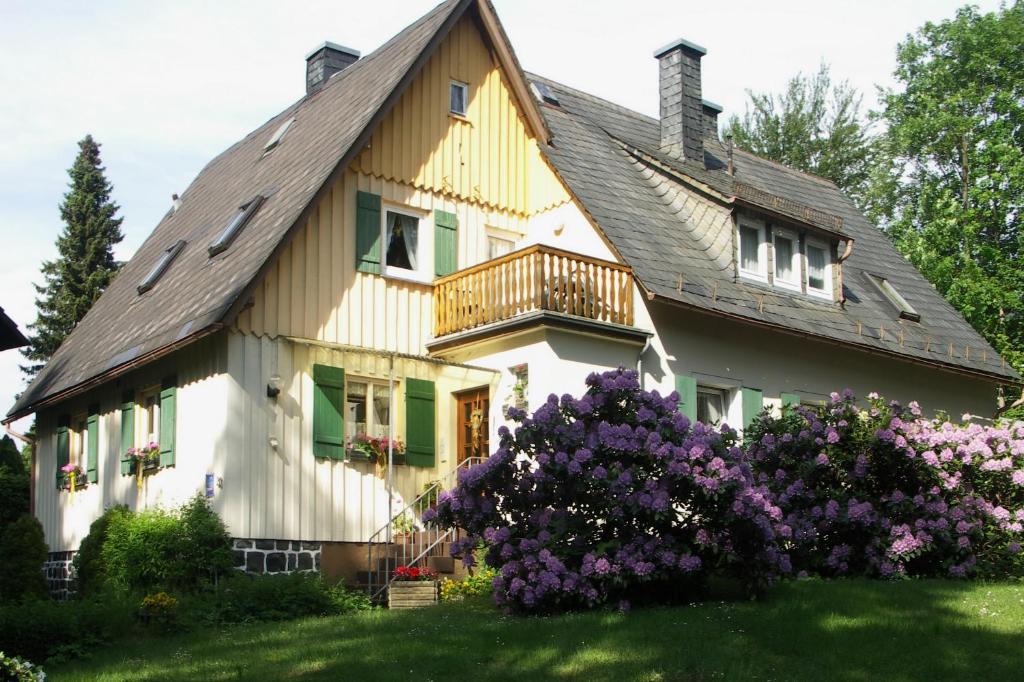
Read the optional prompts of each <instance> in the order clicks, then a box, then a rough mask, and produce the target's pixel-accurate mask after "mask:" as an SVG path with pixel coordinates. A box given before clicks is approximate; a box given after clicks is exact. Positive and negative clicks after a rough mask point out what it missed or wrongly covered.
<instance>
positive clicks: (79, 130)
mask: <svg viewBox="0 0 1024 682" xmlns="http://www.w3.org/2000/svg"><path fill="white" fill-rule="evenodd" d="M493 3H494V5H495V7H496V8H497V11H498V15H499V17H500V18H501V20H502V22H503V24H504V26H505V29H506V32H507V33H508V35H509V37H510V39H511V41H512V46H513V48H514V49H515V50H516V53H517V55H518V57H519V61H520V63H521V64H522V65H523V68H525V69H526V70H527V71H531V72H534V73H538V74H540V75H543V76H546V77H548V78H552V79H554V80H557V81H560V82H562V83H565V84H566V85H570V86H572V87H575V88H578V89H581V90H584V91H587V92H590V93H592V94H595V95H598V96H600V97H604V98H606V99H609V100H612V101H614V102H616V103H618V104H621V105H623V106H627V107H629V108H631V109H634V110H637V111H640V112H643V113H646V114H649V115H652V116H657V113H658V111H657V110H658V92H657V91H658V78H657V68H656V66H657V62H656V60H655V59H654V57H653V53H654V51H655V50H656V49H657V48H659V47H661V46H662V45H665V44H667V43H669V42H671V41H673V40H675V39H676V38H686V39H687V40H690V41H691V42H695V43H697V44H699V45H702V46H704V47H705V48H707V51H708V52H707V55H706V56H705V57H704V59H703V61H702V69H703V81H704V85H703V95H704V98H705V99H709V100H712V101H714V102H716V103H718V104H720V105H722V106H723V107H724V109H725V111H724V116H728V115H730V114H742V113H743V110H744V108H745V105H746V102H747V91H748V90H753V91H755V92H779V91H780V90H782V88H783V87H784V85H785V83H786V81H787V80H788V79H789V78H790V77H792V76H793V75H795V74H796V73H798V72H802V73H812V72H814V71H816V70H817V68H818V66H819V65H820V64H821V63H822V62H827V63H828V64H830V65H831V68H832V76H833V79H834V80H836V81H842V80H848V81H849V82H850V83H851V84H852V85H853V86H854V87H855V88H856V89H858V90H859V91H860V92H862V93H863V94H864V102H865V106H866V107H867V108H870V107H873V106H874V105H875V104H876V92H877V87H878V86H886V87H888V86H892V85H893V82H892V78H891V74H892V71H893V69H894V67H895V50H896V45H897V44H898V43H899V42H900V41H902V40H903V39H905V37H906V36H907V34H908V33H911V32H913V31H915V30H916V29H917V28H919V27H920V26H921V25H923V24H924V23H925V22H927V21H939V20H942V19H944V18H948V17H951V16H953V14H954V13H955V11H956V8H957V7H959V6H961V5H962V4H964V3H963V2H962V1H956V0H861V1H860V2H856V3H853V2H822V1H821V0H792V1H790V0H778V1H776V2H764V1H763V0H732V1H731V2H728V3H725V2H721V3H711V2H693V1H692V0H631V1H630V2H628V3H625V2H614V1H612V0H586V1H585V2H584V1H568V0H493ZM435 4H436V2H435V0H423V1H421V0H415V1H414V0H404V1H399V0H374V2H369V3H364V2H360V3H356V2H352V1H351V0H348V1H345V0H334V1H333V2H328V1H325V0H305V1H304V2H302V3H297V2H296V3H292V2H280V0H244V1H243V0H221V1H219V2H216V3H211V2H204V1H202V0H175V1H174V2H170V1H163V0H148V1H147V2H145V3H140V2H132V1H129V0H124V1H107V2H103V1H101V0H96V1H94V2H88V3H83V2H78V1H77V0H75V1H71V0H67V1H65V2H49V1H46V0H3V1H2V3H0V93H3V95H2V96H0V131H2V134H3V143H2V144H0V245H2V247H0V307H2V308H4V309H5V311H6V312H7V314H8V315H9V316H10V317H11V318H12V319H13V320H14V321H15V322H16V323H17V324H18V325H19V327H21V329H22V330H23V331H24V330H25V328H26V326H27V325H28V324H29V323H30V322H32V321H33V320H34V319H35V301H34V299H35V290H34V289H33V287H32V284H33V282H36V283H38V282H41V276H40V272H39V268H40V265H41V263H42V262H43V261H44V260H46V259H50V258H53V257H54V256H55V255H56V247H55V245H54V242H55V240H56V238H57V236H58V234H59V233H60V231H61V229H62V225H61V222H60V218H59V214H58V210H57V206H58V204H59V203H60V201H61V198H62V196H63V194H64V192H65V191H66V190H67V182H68V176H67V169H68V168H69V167H70V166H71V164H72V162H73V161H74V157H75V154H76V152H77V141H78V140H80V139H81V138H82V137H84V136H85V135H86V134H92V135H93V137H94V138H96V139H97V140H98V141H99V142H100V143H101V144H102V145H103V147H102V156H103V161H104V163H105V165H106V168H107V177H108V179H109V180H110V181H111V182H112V183H113V186H114V191H113V197H114V199H115V200H116V201H117V203H118V204H119V205H120V206H121V213H120V215H121V216H123V217H124V223H123V225H122V229H123V231H124V235H125V238H124V241H123V242H122V243H121V244H120V245H118V247H117V249H116V250H115V254H116V256H117V258H119V259H120V260H128V259H130V258H131V256H132V254H133V253H134V251H135V249H136V248H137V247H138V246H139V245H140V244H141V243H142V241H143V239H145V237H146V236H147V235H148V234H149V233H150V231H152V229H153V228H154V227H155V226H156V224H157V222H158V220H159V219H160V217H161V216H162V215H163V214H164V213H165V212H166V211H167V209H168V208H169V206H170V202H171V194H172V193H179V194H180V193H181V192H182V191H183V190H184V189H185V188H186V187H187V186H188V184H189V182H191V180H192V179H193V178H194V177H195V176H196V174H197V173H198V172H199V170H200V169H201V168H202V167H203V165H204V164H205V163H206V162H207V161H209V160H210V159H212V158H213V157H214V156H215V155H217V154H218V153H220V152H221V151H223V150H224V149H226V148H227V147H228V146H230V145H231V144H232V143H234V142H235V141H237V140H238V139H241V138H242V137H243V136H245V134H247V133H248V132H250V131H251V130H253V129H254V128H256V127H258V126H259V125H261V124H262V123H263V122H265V121H266V120H267V119H269V118H271V117H272V116H273V115H274V114H275V113H277V112H279V111H280V110H282V109H284V108H285V107H286V106H287V105H289V104H290V103H292V102H294V101H295V100H297V99H299V98H300V97H301V96H302V94H303V93H304V89H305V55H306V54H307V53H308V52H309V51H311V50H312V49H313V48H315V47H317V46H318V45H320V44H322V43H323V41H324V40H331V41H333V42H337V43H341V44H343V45H346V46H348V47H352V48H355V49H357V50H360V51H361V52H362V53H363V54H368V53H370V52H371V51H373V49H375V48H376V47H377V46H379V45H380V44H381V43H383V42H384V41H386V40H387V39H388V38H390V37H391V36H392V35H393V34H395V33H397V32H398V31H399V30H401V29H402V28H403V27H404V26H406V25H408V24H409V23H411V22H413V21H415V20H416V19H417V18H418V17H419V16H421V15H422V14H425V13H426V12H427V11H429V10H430V8H432V7H433V6H434V5H435ZM974 4H976V5H978V6H979V7H980V8H981V9H982V10H984V11H991V10H994V9H996V8H997V7H998V2H997V0H983V1H980V2H976V3H974ZM124 323H125V324H131V320H125V321H124ZM21 362H22V358H21V356H20V354H19V353H18V352H17V351H7V352H3V353H0V413H2V414H6V412H7V411H8V410H9V409H10V407H11V405H13V402H14V396H15V395H16V394H18V393H20V392H21V391H22V390H24V379H23V377H22V375H21V373H20V371H19V369H18V365H19V364H20V363H21ZM29 425H30V421H29V420H21V421H20V422H17V423H16V424H15V425H14V428H15V429H16V430H20V431H24V430H26V429H27V428H28V426H29Z"/></svg>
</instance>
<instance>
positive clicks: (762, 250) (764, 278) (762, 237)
mask: <svg viewBox="0 0 1024 682" xmlns="http://www.w3.org/2000/svg"><path fill="white" fill-rule="evenodd" d="M745 227H747V228H751V229H755V230H757V265H758V269H757V270H747V269H745V268H744V267H743V239H742V234H743V232H742V230H743V228H745ZM736 269H737V271H738V272H739V273H740V277H744V278H746V279H753V280H757V281H758V282H764V283H767V282H768V239H767V235H766V228H765V224H764V222H762V221H760V220H754V219H751V218H741V219H740V220H738V221H737V222H736Z"/></svg>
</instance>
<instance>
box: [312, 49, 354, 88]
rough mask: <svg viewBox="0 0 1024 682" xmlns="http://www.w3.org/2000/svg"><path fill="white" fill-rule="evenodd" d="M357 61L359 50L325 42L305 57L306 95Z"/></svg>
mask: <svg viewBox="0 0 1024 682" xmlns="http://www.w3.org/2000/svg"><path fill="white" fill-rule="evenodd" d="M358 59H359V50H353V49H352V48H350V47H345V46H344V45H338V44H337V43H331V42H325V43H324V44H323V45H321V46H320V47H318V48H316V49H315V50H313V51H312V52H310V53H309V54H307V55H306V94H307V95H311V94H313V93H314V92H316V91H317V90H319V89H320V88H322V87H323V86H324V84H325V83H326V82H327V80H328V79H329V78H330V77H331V76H333V75H334V74H336V73H338V72H339V71H342V70H344V69H345V68H347V67H349V66H352V65H353V64H355V63H356V61H357V60H358Z"/></svg>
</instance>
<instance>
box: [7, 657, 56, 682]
mask: <svg viewBox="0 0 1024 682" xmlns="http://www.w3.org/2000/svg"><path fill="white" fill-rule="evenodd" d="M45 679H46V673H44V672H43V671H42V669H41V668H37V667H36V666H34V665H32V664H31V663H29V662H28V661H23V660H22V659H20V658H17V657H13V656H7V655H5V654H4V652H2V651H0V682H43V680H45Z"/></svg>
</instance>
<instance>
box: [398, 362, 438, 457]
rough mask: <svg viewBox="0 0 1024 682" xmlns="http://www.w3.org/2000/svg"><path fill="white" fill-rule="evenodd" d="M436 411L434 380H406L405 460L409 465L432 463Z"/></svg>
mask: <svg viewBox="0 0 1024 682" xmlns="http://www.w3.org/2000/svg"><path fill="white" fill-rule="evenodd" d="M436 412H437V410H436V406H435V402H434V382H433V381H424V380H423V379H406V383H405V461H406V462H408V463H409V464H411V465H412V466H417V467H432V466H434V433H435V431H434V429H435V426H434V424H435V419H436Z"/></svg>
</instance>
